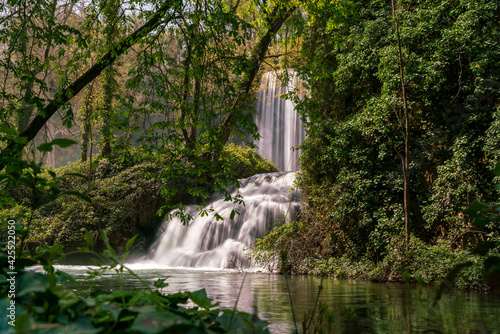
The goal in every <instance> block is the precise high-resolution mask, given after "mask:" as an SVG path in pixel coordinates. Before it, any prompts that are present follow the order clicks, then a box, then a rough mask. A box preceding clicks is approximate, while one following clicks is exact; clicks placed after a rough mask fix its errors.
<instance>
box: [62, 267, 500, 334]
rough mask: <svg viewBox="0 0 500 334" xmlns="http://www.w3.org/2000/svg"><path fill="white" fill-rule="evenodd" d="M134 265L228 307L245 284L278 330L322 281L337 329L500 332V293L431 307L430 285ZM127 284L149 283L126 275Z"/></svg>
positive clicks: (77, 272)
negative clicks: (203, 291)
mask: <svg viewBox="0 0 500 334" xmlns="http://www.w3.org/2000/svg"><path fill="white" fill-rule="evenodd" d="M57 267H58V269H59V270H62V271H65V272H67V273H70V274H72V275H74V276H75V277H76V278H77V280H78V282H79V286H78V287H77V288H76V289H79V290H80V289H85V288H87V287H88V285H89V284H90V282H89V280H86V279H85V277H86V270H87V269H86V268H87V267H84V266H57ZM130 267H131V268H132V269H133V270H134V271H135V272H136V273H138V274H139V275H140V276H141V277H142V278H143V279H144V280H145V281H146V282H148V283H149V284H151V286H152V283H153V282H154V281H155V280H157V279H158V278H167V281H166V282H167V283H168V284H169V285H168V286H167V287H166V288H164V289H163V292H165V293H175V292H178V291H186V290H190V291H195V290H199V289H202V288H205V289H206V291H207V293H208V296H209V297H210V298H213V299H214V301H216V302H219V303H220V306H219V307H221V308H233V307H234V305H235V303H236V300H237V298H238V292H239V291H240V288H241V294H240V296H239V299H238V303H237V309H238V310H240V311H245V312H250V313H251V312H253V311H254V310H256V311H257V313H258V315H259V317H261V318H262V319H264V320H267V321H268V322H269V323H270V325H269V328H270V331H271V333H291V332H292V331H293V330H294V321H293V314H292V307H291V305H290V296H291V300H292V303H293V310H294V313H295V317H296V320H297V321H296V322H297V327H298V329H299V332H302V330H301V322H302V320H303V319H304V314H305V312H307V311H309V310H312V309H313V308H314V304H315V301H316V298H317V296H318V289H319V285H320V284H321V283H322V285H323V289H322V291H321V293H320V294H319V302H320V303H323V304H324V305H326V306H328V311H329V313H330V314H333V315H334V318H333V323H332V326H331V333H424V332H425V333H500V295H498V294H491V293H489V294H488V293H478V292H468V291H453V292H451V293H447V294H445V295H444V296H443V298H442V299H441V300H440V302H439V303H438V304H437V306H436V307H434V308H432V307H430V303H431V301H432V298H433V296H434V292H433V290H432V289H430V288H427V287H418V286H412V285H404V284H403V285H400V284H394V283H371V282H366V281H356V280H336V279H329V278H328V279H327V278H325V279H324V280H323V281H322V280H321V279H320V278H317V277H311V276H292V277H287V278H285V277H284V276H282V275H275V274H267V273H255V272H247V273H244V272H238V271H230V270H203V269H196V270H194V269H193V270H188V269H167V268H161V267H158V266H156V267H153V266H148V265H147V264H144V263H142V264H140V265H134V264H132V265H131V266H130ZM117 286H118V283H117V280H116V274H114V273H111V272H110V273H109V274H106V275H104V276H103V277H101V278H100V279H99V280H98V281H96V286H95V287H96V288H100V289H103V290H109V291H111V290H115V289H117ZM124 287H125V288H126V289H133V288H138V289H141V288H144V287H143V286H142V284H141V283H140V282H139V281H137V280H136V279H134V278H133V277H131V276H127V275H125V285H124Z"/></svg>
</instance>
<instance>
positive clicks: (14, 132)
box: [0, 126, 17, 136]
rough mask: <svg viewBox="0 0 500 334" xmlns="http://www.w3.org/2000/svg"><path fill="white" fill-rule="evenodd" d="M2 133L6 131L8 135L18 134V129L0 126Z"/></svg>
mask: <svg viewBox="0 0 500 334" xmlns="http://www.w3.org/2000/svg"><path fill="white" fill-rule="evenodd" d="M0 133H6V134H8V135H12V136H17V131H16V129H14V128H11V127H8V126H2V127H0Z"/></svg>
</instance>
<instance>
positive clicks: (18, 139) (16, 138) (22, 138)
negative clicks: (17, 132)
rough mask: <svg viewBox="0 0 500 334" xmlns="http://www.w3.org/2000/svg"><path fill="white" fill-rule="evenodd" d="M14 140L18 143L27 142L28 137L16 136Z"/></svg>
mask: <svg viewBox="0 0 500 334" xmlns="http://www.w3.org/2000/svg"><path fill="white" fill-rule="evenodd" d="M14 142H15V143H17V144H26V143H27V142H28V138H26V137H18V136H16V137H14Z"/></svg>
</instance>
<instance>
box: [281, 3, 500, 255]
mask: <svg viewBox="0 0 500 334" xmlns="http://www.w3.org/2000/svg"><path fill="white" fill-rule="evenodd" d="M397 5H398V10H397V13H396V14H397V15H398V18H399V22H400V32H401V42H402V53H403V62H404V72H405V78H406V91H407V95H408V101H409V102H408V103H409V110H410V129H409V132H410V135H409V138H410V155H411V162H410V211H411V215H410V231H411V233H413V234H414V235H415V237H417V238H419V239H420V240H421V241H423V242H424V243H425V244H426V245H430V246H431V245H437V244H439V240H447V241H446V242H447V243H448V245H449V247H451V249H453V250H455V249H473V248H474V247H475V245H477V244H478V242H479V241H480V240H481V238H483V237H484V236H485V235H487V236H489V237H488V238H491V237H492V236H493V235H494V234H495V232H494V230H495V229H492V228H491V227H485V228H483V229H482V230H481V231H478V230H476V229H475V228H473V227H472V225H471V224H470V222H469V221H467V220H463V219H462V218H463V217H464V215H463V210H464V209H465V208H466V207H467V206H468V205H469V203H470V202H471V201H472V200H473V199H474V198H478V199H481V200H482V201H484V202H492V201H494V200H495V198H496V192H495V191H493V190H492V187H491V184H492V182H493V177H492V176H491V174H490V170H491V168H492V166H493V165H494V164H495V163H496V161H498V157H499V153H498V152H499V149H500V148H499V146H498V143H499V137H498V131H497V127H498V124H497V123H498V98H499V96H500V84H499V83H500V71H499V69H498V66H497V65H496V64H497V63H498V59H500V52H499V50H500V48H499V44H498V43H499V42H498V36H497V34H496V33H495V32H493V31H496V30H497V28H494V27H497V26H498V22H497V20H496V18H495V17H496V16H495V15H496V14H493V13H498V11H499V10H500V8H499V6H498V4H497V3H496V2H494V1H488V0H485V1H480V2H477V3H474V4H470V3H465V2H461V1H458V2H449V1H440V0H437V1H430V2H429V1H427V2H421V3H414V2H401V3H399V4H398V2H397ZM318 6H319V5H318ZM318 8H320V10H317V9H315V7H314V6H313V7H306V9H307V10H309V11H310V13H309V14H310V15H311V21H310V25H309V26H308V27H307V29H306V30H305V31H304V34H303V35H301V36H300V38H301V39H302V40H303V44H302V51H301V57H299V58H297V63H296V64H295V67H296V70H297V71H298V73H299V75H301V76H302V78H303V79H304V80H305V85H306V88H307V89H308V90H309V94H308V95H306V97H305V98H304V99H303V100H302V99H300V98H299V95H298V94H297V95H296V97H295V101H296V102H297V104H298V109H299V111H300V113H301V115H302V117H303V119H304V120H307V122H306V132H307V139H306V141H305V142H304V144H303V145H302V147H301V149H302V152H303V154H302V156H301V168H302V172H301V174H300V175H299V182H298V186H299V187H300V188H302V189H303V190H304V199H305V202H306V203H307V206H306V209H305V210H304V212H303V214H302V220H303V222H302V224H304V225H305V226H306V228H304V229H302V230H301V233H303V234H301V233H299V235H298V236H295V237H294V240H293V241H292V240H289V241H288V246H287V247H288V248H289V249H288V250H289V256H291V257H296V258H297V259H300V258H304V257H307V256H310V255H311V254H312V255H313V256H318V257H330V256H332V257H340V256H344V255H347V256H348V257H350V258H353V259H361V258H364V257H368V258H369V259H371V260H372V261H374V262H379V261H382V260H383V259H384V258H385V257H386V256H388V248H387V246H388V245H390V244H391V242H392V241H391V240H393V238H394V237H395V236H397V235H400V234H401V233H403V231H404V214H403V205H402V204H403V175H402V157H403V152H404V145H403V144H404V137H403V133H402V131H401V129H402V126H401V122H402V119H401V118H400V112H399V110H400V109H401V108H402V101H401V91H400V90H401V84H400V78H399V59H398V50H397V47H396V46H397V41H396V39H395V38H396V37H395V35H396V34H395V32H394V25H393V22H392V9H391V6H390V3H388V2H383V1H368V0H366V1H358V2H353V3H350V5H349V7H348V8H349V9H348V10H346V11H343V12H342V13H339V12H338V8H337V7H336V5H335V4H326V3H321V6H319V7H318ZM485 27H491V29H492V31H489V30H488V29H487V28H485ZM483 32H484V33H483ZM483 46H487V47H483ZM483 233H484V234H483ZM306 236H307V238H306ZM297 239H299V240H302V239H304V240H305V239H307V240H310V241H311V242H310V247H309V248H307V249H305V248H304V249H303V250H301V249H300V247H298V248H294V247H293V245H294V244H295V243H296V242H297ZM491 240H493V239H491ZM285 248H286V247H285ZM311 248H312V249H311ZM294 250H296V251H297V253H296V255H293V252H294Z"/></svg>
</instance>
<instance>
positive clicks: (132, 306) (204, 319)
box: [0, 234, 269, 333]
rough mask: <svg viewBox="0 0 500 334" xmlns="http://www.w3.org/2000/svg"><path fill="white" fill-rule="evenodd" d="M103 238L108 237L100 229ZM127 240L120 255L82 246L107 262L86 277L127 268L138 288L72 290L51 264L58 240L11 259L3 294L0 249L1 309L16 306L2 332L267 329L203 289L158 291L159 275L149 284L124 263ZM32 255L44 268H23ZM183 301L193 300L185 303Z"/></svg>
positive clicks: (59, 252) (71, 281)
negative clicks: (219, 305) (13, 282)
mask: <svg viewBox="0 0 500 334" xmlns="http://www.w3.org/2000/svg"><path fill="white" fill-rule="evenodd" d="M103 239H104V240H107V237H106V235H105V234H103ZM132 242H133V240H131V242H129V243H128V244H127V250H126V252H125V254H123V256H122V257H121V258H118V257H116V255H115V254H114V251H113V249H112V248H111V247H110V245H109V243H107V244H106V250H105V252H104V253H103V254H104V256H101V255H100V254H99V253H95V252H89V251H88V250H85V249H82V251H83V252H84V254H87V255H91V256H93V257H97V258H99V259H100V260H101V261H106V262H108V263H110V264H109V265H106V266H102V265H100V266H99V267H98V269H94V270H91V271H90V272H89V275H90V276H89V277H90V278H91V279H93V280H96V279H99V276H100V275H102V274H106V273H109V271H115V272H116V274H117V277H118V280H121V277H122V276H123V275H124V273H128V274H129V275H132V276H134V277H136V279H138V280H140V281H141V282H142V283H143V284H144V288H143V289H140V290H132V291H127V290H123V289H120V290H117V291H113V292H105V291H102V290H94V289H92V287H91V288H90V289H89V290H86V291H78V292H75V291H73V290H72V289H71V288H70V286H76V285H77V282H76V281H75V280H74V279H73V278H72V277H71V276H70V275H68V274H66V273H64V272H61V271H59V270H56V269H55V268H54V266H53V264H54V262H55V261H60V260H63V259H64V258H65V256H66V254H65V253H63V252H62V248H61V247H60V246H45V247H39V248H38V249H37V251H36V252H33V253H32V254H31V255H32V257H33V260H25V259H22V258H18V259H16V264H15V266H16V267H15V270H13V271H15V272H16V276H15V277H16V291H15V296H13V295H12V296H11V297H8V296H9V288H10V283H9V281H8V280H7V278H9V277H10V275H9V274H8V272H10V271H11V270H8V269H7V268H8V258H7V256H6V255H5V254H4V253H3V252H2V253H1V254H0V262H1V264H2V271H1V272H0V291H1V293H2V296H3V298H2V299H1V300H0V305H1V306H2V308H3V310H5V309H7V308H8V307H9V306H10V304H11V301H14V302H15V307H16V319H15V326H14V327H12V326H10V325H9V324H8V322H7V321H3V322H2V324H1V325H0V326H1V327H0V328H1V330H2V333H27V332H33V333H67V332H75V333H103V332H104V333H110V332H113V333H179V332H181V333H191V332H196V333H228V332H232V333H247V332H249V331H252V332H253V333H269V331H268V330H267V328H266V327H267V322H265V321H263V320H261V319H259V318H258V317H256V316H255V315H251V314H248V313H244V312H238V311H233V310H228V309H216V308H215V307H216V306H217V304H213V303H212V299H211V298H209V297H208V296H207V293H206V291H205V290H204V289H202V290H198V291H192V292H191V291H187V292H178V293H175V294H168V295H167V294H164V293H163V292H162V291H161V287H163V286H165V284H164V283H163V281H164V280H158V281H157V282H155V284H154V288H153V287H151V286H150V285H149V284H148V283H146V282H144V281H143V280H141V279H140V278H139V277H138V276H137V275H136V274H135V273H134V272H132V271H131V270H130V269H128V268H127V267H125V266H124V265H123V262H122V261H123V259H124V258H125V257H126V256H127V254H128V252H129V251H130V247H131V246H132ZM89 246H91V243H89ZM36 261H40V262H41V263H42V265H43V268H44V270H45V272H44V273H39V272H35V271H31V270H26V269H25V267H26V266H29V265H33V264H35V263H36ZM188 303H193V304H194V306H191V307H188V306H187V305H186V304H188ZM2 314H3V313H2ZM229 319H231V320H230V321H229Z"/></svg>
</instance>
